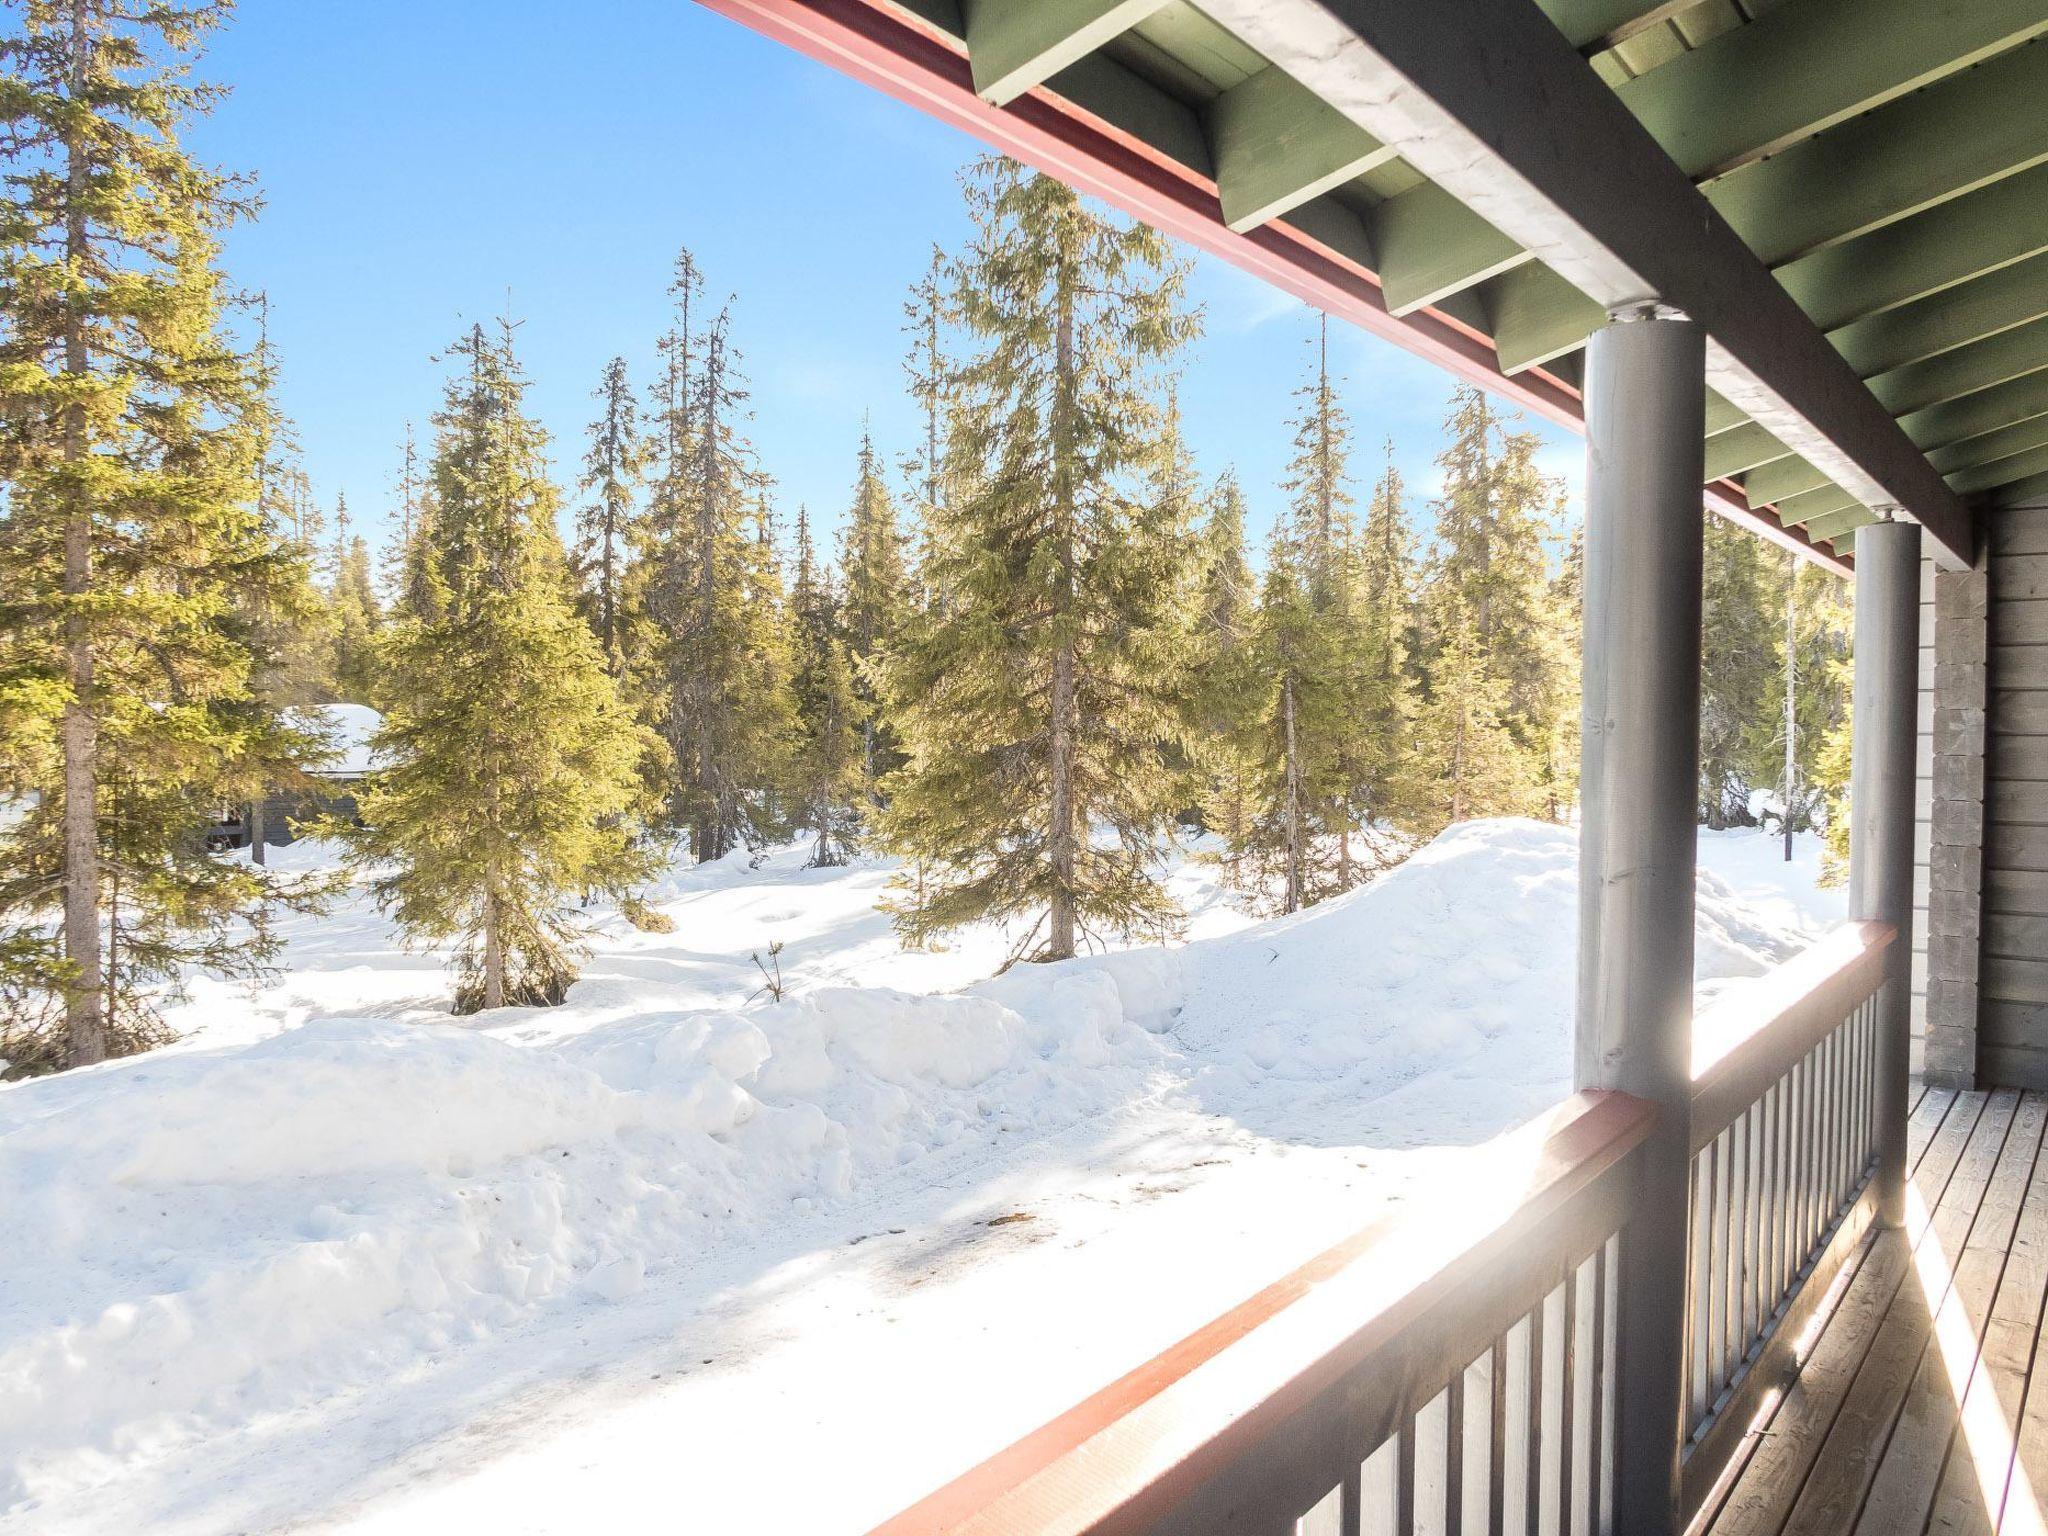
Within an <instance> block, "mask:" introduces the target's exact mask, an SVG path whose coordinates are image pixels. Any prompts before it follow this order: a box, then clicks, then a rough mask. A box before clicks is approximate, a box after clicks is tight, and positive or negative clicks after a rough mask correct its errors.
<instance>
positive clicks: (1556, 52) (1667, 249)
mask: <svg viewBox="0 0 2048 1536" xmlns="http://www.w3.org/2000/svg"><path fill="white" fill-rule="evenodd" d="M1809 3H1810V4H1819V5H1822V6H1823V7H1824V8H1827V9H1830V10H1832V9H1835V8H1837V7H1838V5H1839V0H1809ZM1896 3H1898V0H1855V6H1856V8H1857V9H1859V10H1861V11H1864V12H1865V13H1866V14H1865V15H1864V19H1863V25H1864V26H1865V27H1866V28H1867V27H1869V26H1871V25H1873V24H1874V18H1871V17H1870V16H1869V15H1868V14H1867V12H1868V10H1869V9H1870V8H1871V7H1873V6H1875V7H1877V8H1878V9H1883V10H1889V9H1890V8H1891V7H1892V6H1893V5H1894V4H1896ZM2014 3H2016V0H1968V3H1967V4H1962V3H1961V0H1913V4H1915V5H1930V6H1932V8H1934V9H1937V10H1940V11H1943V12H1948V11H1951V10H1954V9H1958V8H1961V9H1966V10H1970V11H1973V12H1974V11H1977V10H1979V9H1982V10H1984V11H1986V12H1989V11H2000V12H2003V11H2005V10H2007V9H2008V8H2009V7H2011V6H2012V5H2013V4H2014ZM1807 8H1808V7H1807V5H1805V4H1802V5H1798V6H1791V7H1787V8H1786V10H1787V11H1799V10H1804V9H1807ZM2023 8H2024V9H2025V10H2027V11H2028V12H2029V13H2030V14H2031V15H2033V16H2034V17H2035V18H2037V19H2036V22H2035V24H2036V25H2038V26H2042V27H2048V19H2040V12H2041V8H2040V5H2039V0H2025V4H2024V7H2023ZM1204 10H1205V11H1206V12H1207V13H1208V14H1209V15H1210V16H1212V17H1214V18H1215V19H1216V20H1218V21H1220V22H1222V23H1223V24H1224V25H1226V26H1229V27H1230V28H1231V29H1232V30H1233V31H1235V32H1237V33H1238V35H1239V36H1241V37H1242V38H1243V39H1244V40H1245V41H1246V42H1248V43H1249V44H1250V45H1251V46H1252V47H1253V48H1255V49H1256V50H1258V52H1260V53H1261V54H1263V55H1264V56H1265V57H1266V58H1267V59H1269V60H1271V61H1272V62H1273V63H1276V64H1278V65H1280V66H1281V67H1282V68H1284V69H1286V70H1287V71H1288V72H1289V73H1290V74H1292V75H1294V76H1295V78H1297V79H1299V80H1300V81H1301V82H1302V83H1303V84H1305V85H1307V86H1309V87H1310V88H1311V89H1313V90H1315V91H1316V92H1317V93H1318V94H1319V95H1321V96H1322V97H1323V98H1324V99H1325V100H1326V101H1328V102H1330V103H1331V105H1333V106H1335V107H1336V108H1337V109H1338V110H1340V111H1342V112H1343V113H1344V114H1345V115H1346V116H1348V117H1349V118H1351V120H1352V121H1353V122H1355V123H1357V124H1358V125H1359V126H1360V127H1361V128H1363V129H1365V131H1366V132H1368V133H1370V134H1372V135H1373V137H1375V138H1376V139H1378V140H1379V141H1380V142H1382V143H1384V144H1388V145H1391V146H1393V147H1394V148H1395V149H1396V150H1398V151H1399V153H1400V154H1401V156H1402V158H1403V159H1405V160H1407V161H1408V162H1409V163H1410V164H1411V165H1413V166H1414V167H1415V168H1416V169H1417V170H1418V171H1420V172H1421V173H1422V174H1423V175H1425V176H1428V177H1430V178H1431V179H1432V180H1433V181H1434V182H1436V183H1438V184H1439V185H1440V186H1441V187H1442V188H1443V191H1444V193H1445V194H1446V195H1448V196H1451V197H1454V198H1456V199H1457V200H1458V201H1460V202H1463V203H1465V204H1466V205H1467V206H1469V207H1470V208H1471V209H1472V210H1473V211H1474V212H1475V213H1476V214H1478V215H1479V217H1481V218H1482V219H1484V220H1486V221H1487V222H1489V223H1492V224H1493V225H1495V226H1496V227H1497V228H1498V229H1499V230H1500V232H1501V233H1502V234H1503V235H1504V236H1506V237H1507V238H1509V239H1512V240H1514V241H1516V242H1518V243H1519V244H1520V245H1521V246H1523V247H1524V248H1525V249H1526V250H1528V251H1530V252H1531V253H1533V254H1534V255H1535V256H1536V257H1537V258H1538V259H1540V260H1542V261H1543V262H1545V263H1546V264H1547V265H1549V266H1550V267H1552V268H1554V269H1555V270H1557V271H1558V273H1559V274H1560V275H1561V276H1563V277H1565V278H1566V279H1567V280H1568V281H1570V282H1571V283H1572V284H1573V285H1574V286H1576V287H1578V288H1580V289H1581V290H1582V291H1584V292H1585V293H1586V294H1587V295H1588V296H1589V297H1590V298H1592V299H1593V300H1594V301H1595V302H1596V303H1599V304H1602V305H1603V306H1619V305H1624V304H1628V303H1631V302H1639V301H1642V300H1645V299H1652V298H1655V299H1659V300H1661V301H1663V302H1665V303H1669V304H1672V305H1675V306H1677V307H1678V308H1680V309H1682V310H1684V311H1685V313H1686V314H1688V315H1689V316H1691V317H1692V318H1693V319H1695V320H1697V321H1699V322H1700V323H1701V324H1702V325H1703V326H1704V327H1705V328H1706V331H1707V334H1708V337H1709V342H1708V382H1709V384H1710V385H1711V386H1712V387H1713V388H1715V389H1717V390H1719V391H1720V392H1721V393H1722V394H1723V395H1725V396H1727V397H1728V399H1729V400H1730V401H1731V402H1733V403H1734V404H1735V405H1736V406H1738V407H1740V408H1741V409H1742V410H1744V411H1745V412H1746V413H1747V414H1748V415H1749V416H1751V417H1752V418H1753V419H1755V420H1756V421H1758V422H1759V423H1760V424H1761V425H1762V426H1763V427H1764V428H1765V430H1767V431H1769V432H1770V433H1771V434H1772V435H1773V436H1775V437H1777V438H1778V439H1779V440H1780V441H1781V442H1783V443H1785V444H1786V445H1787V447H1789V448H1790V449H1791V450H1792V451H1793V452H1795V453H1798V454H1800V455H1801V456H1802V457H1804V458H1806V459H1807V460H1809V461H1810V462H1812V463H1813V464H1815V465H1816V466H1817V467H1819V468H1821V469H1822V470H1823V471H1825V472H1826V473H1827V474H1828V475H1829V476H1830V478H1831V479H1833V480H1834V481H1835V482H1836V483H1838V484H1840V485H1842V486H1843V487H1844V489H1845V490H1846V491H1848V492H1849V493H1850V494H1851V495H1852V496H1853V498H1854V499H1855V500H1857V501H1860V502H1863V503H1865V504H1894V505H1898V506H1901V507H1903V508H1905V509H1906V510H1907V511H1908V512H1909V513H1910V514H1911V515H1912V516H1914V517H1915V518H1917V519H1918V520H1919V521H1920V522H1921V523H1922V524H1924V525H1925V526H1926V528H1927V529H1928V531H1929V533H1930V534H1931V535H1932V536H1933V538H1934V540H1935V543H1936V545H1937V547H1938V551H1939V552H1940V553H1941V554H1942V555H1943V556H1945V557H1946V559H1947V560H1949V561H1950V562H1956V563H1962V564H1967V563H1968V562H1969V560H1970V558H1971V551H1972V542H1973V536H1972V529H1971V524H1970V517H1969V513H1968V512H1967V510H1966V509H1965V508H1964V507H1963V505H1962V504H1961V502H1960V501H1959V500H1958V499H1957V498H1956V497H1955V495H1954V494H1953V493H1952V492H1951V491H1950V490H1949V489H1948V487H1947V486H1946V485H1944V484H1943V483H1942V481H1941V477H1940V476H1938V475H1936V474H1935V473H1934V471H1933V469H1932V468H1931V467H1930V466H1929V465H1928V463H1927V461H1926V459H1925V458H1924V457H1922V456H1921V454H1920V453H1919V452H1918V451H1917V450H1915V448H1914V447H1913V445H1912V443H1910V442H1909V441H1908V440H1907V439H1906V437H1905V436H1904V434H1903V433H1901V432H1900V431H1899V429H1898V427H1897V426H1896V424H1894V423H1893V421H1892V420H1891V418H1890V417H1889V416H1887V415H1886V414H1885V412H1884V410H1883V408H1882V407H1881V406H1880V405H1879V404H1878V403H1877V401H1876V400H1875V399H1874V398H1872V396H1871V394H1870V392H1869V391H1868V390H1866V389H1864V388H1863V387H1862V385H1861V381H1860V380H1858V379H1857V378H1856V376H1855V375H1854V374H1853V373H1851V372H1850V370H1849V367H1848V365H1847V364H1846V363H1844V362H1843V361H1842V359H1841V357H1840V355H1839V354H1838V353H1836V352H1835V350H1834V349H1833V348H1832V347H1830V346H1829V345H1828V344H1827V341H1826V339H1825V338H1824V337H1822V336H1821V335H1820V333H1819V332H1818V331H1816V330H1815V329H1814V327H1813V326H1812V324H1811V323H1809V322H1808V321H1807V320H1806V318H1805V317H1804V316H1803V315H1802V314H1801V313H1800V312H1799V310H1798V308H1797V306H1796V305H1795V304H1794V303H1793V302H1792V300H1791V298H1790V296H1789V295H1788V294H1787V293H1786V292H1785V290H1784V289H1783V288H1781V287H1780V286H1779V284H1778V283H1777V282H1776V281H1775V280H1774V279H1773V277H1772V276H1771V274H1770V272H1769V271H1768V270H1767V269H1766V268H1765V267H1764V265H1763V264H1762V263H1761V262H1759V261H1758V260H1757V259H1756V257H1755V256H1754V255H1753V254H1752V253H1751V252H1750V250H1749V248H1748V247H1747V246H1745V245H1744V244H1743V243H1742V241H1741V239H1740V237H1738V236H1737V235H1736V233H1735V232H1734V230H1732V229H1730V228H1729V227H1728V224H1727V222H1726V221H1725V220H1723V219H1722V218H1721V217H1720V216H1719V215H1718V214H1716V213H1715V212H1714V211H1713V210H1712V208H1711V206H1710V205H1708V204H1707V203H1706V201H1705V200H1704V199H1703V198H1702V197H1701V196H1700V194H1699V191H1698V189H1697V188H1695V187H1694V186H1693V185H1692V183H1691V182H1690V181H1689V180H1688V179H1687V177H1686V174H1685V172H1684V171H1682V170H1680V169H1679V168H1678V167H1677V166H1675V165H1673V164H1672V162H1671V160H1670V158H1669V157H1668V156H1667V155H1666V154H1665V153H1664V151H1663V149H1662V148H1661V147H1660V146H1659V145H1658V143H1657V141H1656V140H1655V139H1654V138H1653V137H1652V136H1651V135H1650V133H1649V132H1648V131H1647V130H1646V129H1645V128H1644V127H1643V125H1642V124H1640V123H1639V122H1637V121H1636V119H1635V118H1634V116H1632V115H1631V113H1630V111H1629V109H1628V107H1626V106H1625V105H1623V103H1622V101H1621V100H1620V98H1619V97H1618V96H1617V95H1616V93H1615V92H1614V91H1612V90H1610V89H1609V88H1608V87H1607V86H1606V85H1605V84H1603V83H1602V82H1601V80H1600V78H1599V76H1597V75H1596V74H1595V73H1594V72H1593V71H1592V70H1591V69H1590V68H1589V67H1588V66H1587V64H1586V62H1585V61H1584V60H1583V59H1581V58H1580V57H1579V56H1578V54H1577V52H1576V51H1574V50H1573V48H1572V47H1571V45H1570V43H1569V42H1568V41H1567V40H1566V39H1565V38H1564V36H1563V35H1562V34H1561V33H1559V32H1558V31H1557V29H1556V28H1555V27H1553V26H1552V25H1551V24H1550V22H1549V20H1548V19H1547V18H1546V17H1545V16H1544V14H1543V13H1542V12H1541V11H1539V10H1537V9H1536V8H1535V7H1534V6H1532V5H1530V4H1528V3H1527V0H1463V3H1461V4H1458V5H1454V6H1407V5H1384V4H1375V3H1372V0H1205V4H1204ZM1770 14H1771V15H1778V14H1780V13H1779V12H1772V13H1770ZM1951 21H1952V23H1953V24H1954V25H1956V26H1957V27H1963V26H1964V25H1965V24H1964V23H1962V22H1959V21H1956V20H1955V18H1951ZM1758 25H1761V23H1759V24H1758ZM1644 78H1646V79H1647V78H1651V77H1648V76H1646V77H1644ZM2015 179H2016V178H2015ZM1978 195H1979V196H1982V195H1983V194H1981V193H1980V194H1978ZM1395 201H1398V199H1396V200H1395ZM1381 255H1382V260H1383V262H1384V261H1385V259H1386V256H1387V253H1386V252H1385V251H1384V250H1382V252H1381ZM1382 275H1383V276H1385V275H1386V269H1385V268H1384V267H1383V271H1382Z"/></svg>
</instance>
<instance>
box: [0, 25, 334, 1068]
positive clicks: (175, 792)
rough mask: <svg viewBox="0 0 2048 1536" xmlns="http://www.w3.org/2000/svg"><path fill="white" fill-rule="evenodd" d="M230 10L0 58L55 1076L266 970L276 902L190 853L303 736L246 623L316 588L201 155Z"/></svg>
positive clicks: (219, 187) (23, 661)
mask: <svg viewBox="0 0 2048 1536" xmlns="http://www.w3.org/2000/svg"><path fill="white" fill-rule="evenodd" d="M226 11H227V7H226V6H225V5H224V4H220V3H209V0H191V3H189V4H186V5H182V6H177V7H169V6H147V7H134V6H126V5H116V4H113V3H110V0H23V3H22V4H21V5H20V6H18V7H17V9H16V16H17V27H16V28H15V30H14V31H13V32H12V35H10V36H8V37H6V38H5V39H4V40H0V57H4V60H5V66H6V71H7V76H8V90H7V93H6V101H5V106H4V108H0V116H4V120H5V124H6V128H5V133H4V135H0V173H4V186H5V189H6V190H5V197H6V204H5V215H4V218H0V313H4V314H5V315H6V317H7V318H6V324H5V326H4V327H0V370H4V373H5V377H6V380H7V387H6V389H5V391H4V397H0V480H4V483H5V502H4V510H0V546H4V547H5V549H6V550H7V581H6V590H5V596H4V606H0V743H4V744H5V746H6V751H5V753H4V756H0V798H5V799H8V800H11V801H12V802H13V803H15V804H16V805H17V806H27V807H29V809H28V810H27V812H26V814H25V815H23V816H22V817H21V818H20V819H18V820H15V821H13V822H11V823H10V825H9V826H8V827H7V829H6V831H5V832H4V834H0V870H4V872H5V873H4V875H0V952H4V954H5V956H6V965H7V967H8V970H9V977H8V979H7V983H6V986H5V990H6V992H7V993H8V994H10V995H11V996H12V997H14V998H15V999H17V1000H22V1001H21V1006H22V1008H23V1009H25V1010H26V1016H24V1015H22V1014H17V1016H16V1017H15V1018H14V1019H13V1020H11V1021H9V1022H8V1023H7V1024H6V1025H5V1028H6V1029H7V1031H8V1032H9V1033H10V1035H13V1036H15V1037H16V1039H17V1040H18V1039H20V1038H22V1037H24V1036H27V1037H32V1043H33V1042H40V1046H39V1049H40V1050H41V1051H42V1053H43V1054H42V1055H41V1056H40V1057H39V1058H38V1060H37V1064H41V1065H57V1064H59V1063H61V1062H63V1061H67V1060H68V1061H69V1062H70V1063H72V1064H75V1065H82V1064H86V1063H90V1062H95V1061H99V1060H101V1059H102V1058H103V1057H104V1056H106V1055H107V1054H108V1052H109V1051H110V1050H112V1051H115V1052H119V1051H123V1050H128V1049H133V1048H137V1047H140V1046H141V1045H144V1044H147V1043H148V1042H149V1041H150V1040H151V1039H152V1038H154V1034H155V1029H156V1024H155V1019H154V1015H153V1014H152V1012H151V1007H150V999H151V997H152V995H160V989H162V988H168V989H170V990H171V991H172V992H173V993H175V990H176V988H177V987H178V986H179V985H180V978H181V976H182V975H183V973H184V970H185V968H186V967H187V966H195V965H196V966H202V967H207V968H211V969H213V970H215V971H218V972H221V973H223V974H229V975H243V976H246V975H250V974H253V973H256V972H259V971H260V970H261V969H262V968H263V966H264V964H265V963H266V961H267V959H268V958H269V956H270V954H271V953H272V946H271V941H270V937H269V934H268V931H267V929H266V928H265V927H264V925H263V920H262V919H263V905H264V900H265V898H266V896H267V895H268V894H269V893H270V891H271V890H272V888H273V887H272V886H271V883H270V882H269V881H267V880H266V879H265V878H264V877H263V875H262V872H260V871H257V870H255V869H253V868H252V867H251V866H248V865H246V864H237V863H231V862H228V861H223V860H215V859H211V858H209V857H207V856H206V855H205V852H204V849H203V847H202V845H201V841H200V839H199V838H198V837H197V836H196V835H195V828H197V827H199V826H202V825H204V823H205V821H206V820H208V819H209V817H210V812H211V808H212V807H213V806H215V805H217V804H218V803H219V801H220V799H221V798H222V797H223V796H227V795H234V796H239V795H242V794H244V793H246V792H247V789H248V787H249V785H248V783H247V776H248V773H249V771H250V768H251V765H252V764H257V763H260V762H261V761H262V760H263V759H264V758H265V757H266V756H267V755H268V754H269V746H266V747H265V749H264V750H263V751H261V752H259V751H256V750H254V747H255V738H256V737H257V736H259V735H261V736H265V737H268V738H270V739H271V743H272V744H274V743H275V741H276V740H277V739H279V737H280V735H281V733H282V732H283V731H284V729H285V728H284V726H283V725H282V723H281V722H280V721H279V720H278V719H277V718H276V716H275V715H274V714H265V713H263V712H262V711H260V710H258V709H257V708H255V707H254V704H255V701H254V700H252V696H251V672H252V660H251V657H250V654H249V650H248V645H247V630H246V625H245V622H244V620H245V611H244V605H246V604H248V603H250V602H251V601H252V600H253V599H254V598H255V597H256V596H257V595H258V594H259V593H261V592H263V591H264V590H266V589H268V588H271V587H274V586H283V585H288V584H290V582H291V580H292V579H293V575H294V573H293V572H292V571H291V570H290V565H291V562H290V560H289V559H288V558H287V557H286V556H285V555H284V554H283V552H281V551H280V550H279V549H278V548H277V546H276V544H275V543H274V541H272V540H271V539H270V538H269V537H268V536H267V530H266V528H265V525H264V522H263V519H262V517H261V515H260V512H259V509H258V506H257V502H258V485H257V480H258V476H257V461H258V459H259V456H260V443H261V439H260V432H259V425H258V419H259V416H260V411H259V409H258V403H259V401H260V396H261V391H262V387H263V379H262V367H261V363H260V360H259V359H257V358H254V357H252V356H251V354H250V353H249V352H247V351H244V350H242V349H240V348H239V347H238V346H237V345H236V344H235V343H234V342H233V341H231V340H230V339H229V338H228V336H227V335H226V334H225V330H224V326H223V323H222V307H223V295H222V279H221V277H220V274H219V272H218V269H217V265H216V262H217V256H218V244H219V237H220V234H221V232H222V231H223V229H224V228H225V227H226V226H227V225H228V224H229V223H230V222H232V220H233V219H235V218H236V217H238V216H239V215H241V214H242V213H244V212H245V211H247V209H248V208H249V206H250V198H249V195H248V189H247V188H246V187H245V186H244V185H243V184H242V183H240V182H239V181H237V180H235V179H234V178H231V177H228V176H225V175H222V174H219V173H217V172H214V171H212V170H209V169H207V168H205V167H203V166H201V165H199V164H198V163H196V162H195V161H194V160H193V159H192V158H191V157H190V156H189V155H187V154H186V153H185V152H184V150H183V149H182V148H181V147H180V144H179V142H178V136H179V133H180V130H181V129H182V127H183V126H184V124H185V123H187V122H188V121H189V120H191V119H192V118H193V117H195V116H197V115H200V114H202V113H204V112H205V111H206V110H207V109H208V108H209V106H210V105H211V104H212V103H213V101H214V100H216V99H217V97H218V95H219V92H218V90H217V89H216V88H214V87H211V86H208V85H204V84H200V83H197V82H195V81H194V80H192V78H191V77H190V73H189V71H190V68H191V65H192V62H193V60H194V59H195V58H196V56H197V54H198V51H199V48H200V45H201V43H202V42H203V40H204V38H205V35H206V34H207V33H208V32H209V31H211V30H212V29H213V28H214V27H215V26H217V25H218V24H219V23H220V22H221V20H222V19H223V18H224V16H225V14H226ZM252 925H253V926H252ZM10 1006H11V1007H12V1006H13V1005H10ZM60 1041H61V1044H60V1043H59V1042H60ZM17 1052H18V1046H17V1044H16V1043H15V1042H14V1041H10V1043H9V1044H8V1046H7V1049H6V1050H5V1052H4V1054H6V1055H8V1056H9V1057H10V1058H17V1059H18V1060H26V1059H27V1058H21V1057H18V1056H17Z"/></svg>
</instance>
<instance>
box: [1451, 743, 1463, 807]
mask: <svg viewBox="0 0 2048 1536" xmlns="http://www.w3.org/2000/svg"><path fill="white" fill-rule="evenodd" d="M1464 819H1465V722H1464V720H1463V719H1460V720H1459V721H1458V732H1457V735H1456V736H1455V737H1454V738H1453V739H1452V745H1451V821H1452V822H1453V824H1455V823H1457V822H1461V821H1463V820H1464Z"/></svg>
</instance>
